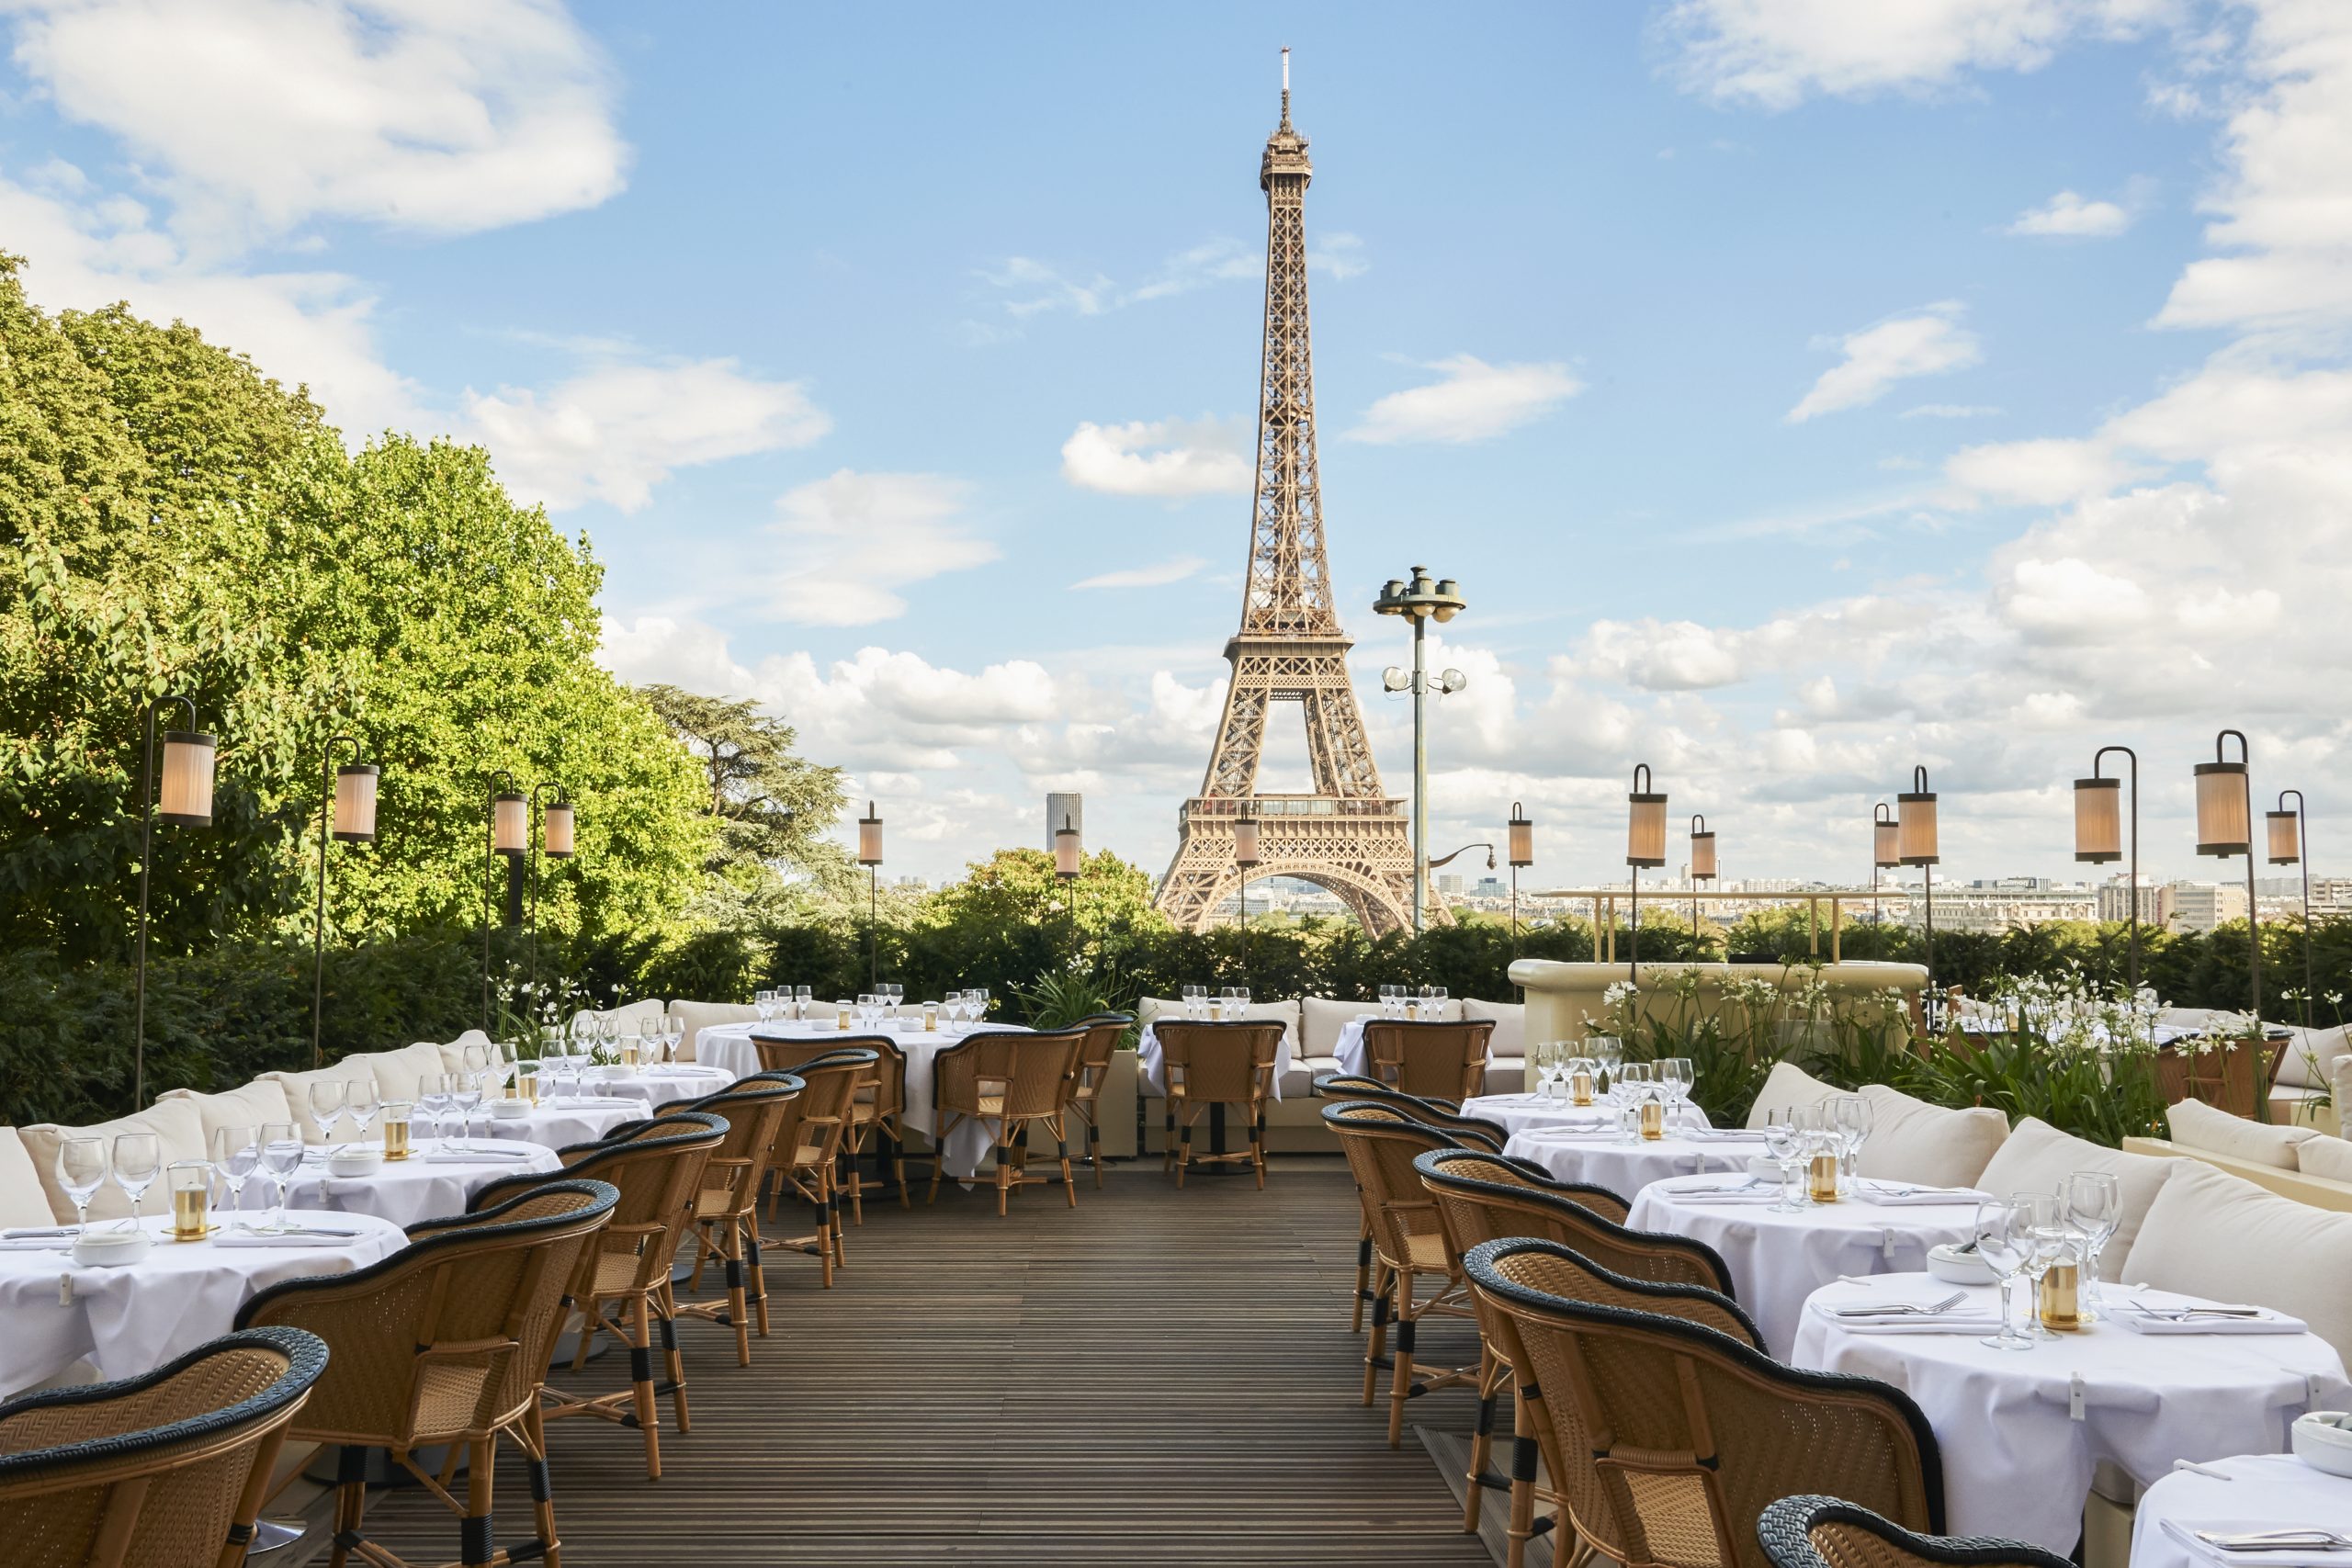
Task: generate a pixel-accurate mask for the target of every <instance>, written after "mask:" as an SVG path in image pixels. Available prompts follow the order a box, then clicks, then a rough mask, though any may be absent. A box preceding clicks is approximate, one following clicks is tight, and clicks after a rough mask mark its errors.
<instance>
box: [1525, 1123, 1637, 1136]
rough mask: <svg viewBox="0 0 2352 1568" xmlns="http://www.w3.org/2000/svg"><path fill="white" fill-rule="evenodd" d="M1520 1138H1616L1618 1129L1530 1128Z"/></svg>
mask: <svg viewBox="0 0 2352 1568" xmlns="http://www.w3.org/2000/svg"><path fill="white" fill-rule="evenodd" d="M1520 1136H1521V1137H1522V1138H1589V1139H1600V1138H1614V1137H1616V1136H1617V1129H1616V1128H1614V1127H1578V1126H1566V1127H1530V1128H1529V1129H1527V1131H1525V1132H1524V1133H1521V1134H1520Z"/></svg>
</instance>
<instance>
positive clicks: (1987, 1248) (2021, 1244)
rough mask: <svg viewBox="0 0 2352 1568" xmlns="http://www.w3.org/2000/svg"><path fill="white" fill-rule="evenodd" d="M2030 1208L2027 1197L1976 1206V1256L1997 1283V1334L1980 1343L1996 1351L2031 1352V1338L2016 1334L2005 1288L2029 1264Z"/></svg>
mask: <svg viewBox="0 0 2352 1568" xmlns="http://www.w3.org/2000/svg"><path fill="white" fill-rule="evenodd" d="M2033 1206H2034V1200H2033V1197H2032V1195H2031V1194H2030V1193H2016V1194H2013V1195H2011V1196H2009V1197H2007V1198H1988V1199H1986V1200H1985V1201H1983V1202H1981V1203H1979V1204H1977V1205H1976V1226H1975V1241H1976V1256H1977V1257H1979V1258H1983V1259H1984V1260H1985V1267H1986V1268H1987V1269H1991V1270H1993V1275H1994V1278H1996V1279H1997V1280H2000V1282H2001V1331H2000V1332H1999V1333H1998V1334H1996V1335H1994V1336H1993V1337H1991V1338H1989V1339H1985V1340H1983V1341H1981V1343H1983V1344H1985V1345H1989V1346H1991V1347H1992V1348H1994V1349H1996V1350H2030V1349H2032V1348H2033V1337H2032V1336H2030V1335H2027V1334H2021V1333H2019V1332H2018V1326H2017V1306H2016V1303H2015V1302H2014V1301H2012V1299H2011V1297H2012V1295H2013V1293H2014V1292H2011V1290H2010V1288H2009V1287H2010V1286H2011V1285H2013V1284H2015V1283H2016V1282H2017V1281H2018V1279H2020V1278H2021V1277H2023V1275H2024V1274H2025V1271H2026V1269H2027V1267H2028V1265H2030V1263H2031V1262H2032V1260H2033V1253H2034V1246H2035V1243H2034V1239H2033ZM2030 1304H2031V1303H2030V1302H2029V1303H2028V1305H2029V1306H2030Z"/></svg>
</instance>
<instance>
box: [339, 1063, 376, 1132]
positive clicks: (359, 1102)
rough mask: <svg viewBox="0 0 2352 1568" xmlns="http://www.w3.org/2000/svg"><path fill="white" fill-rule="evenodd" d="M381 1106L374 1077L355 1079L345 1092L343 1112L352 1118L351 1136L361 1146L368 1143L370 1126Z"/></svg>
mask: <svg viewBox="0 0 2352 1568" xmlns="http://www.w3.org/2000/svg"><path fill="white" fill-rule="evenodd" d="M381 1104H382V1101H381V1100H379V1099H378V1097H377V1094H376V1080H375V1079H374V1078H372V1077H368V1078H353V1079H352V1080H351V1083H350V1087H349V1088H347V1089H345V1091H344V1096H343V1111H344V1114H345V1115H346V1116H348V1117H350V1118H351V1126H352V1134H351V1135H352V1136H353V1137H354V1138H356V1139H357V1140H358V1141H359V1142H360V1143H361V1144H365V1143H367V1141H368V1124H369V1123H371V1122H374V1121H375V1120H376V1112H377V1111H378V1110H379V1107H380V1106H381Z"/></svg>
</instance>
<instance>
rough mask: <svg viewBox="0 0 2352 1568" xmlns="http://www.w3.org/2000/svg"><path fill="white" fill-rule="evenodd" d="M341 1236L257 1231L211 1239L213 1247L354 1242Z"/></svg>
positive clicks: (328, 1244)
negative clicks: (271, 1233)
mask: <svg viewBox="0 0 2352 1568" xmlns="http://www.w3.org/2000/svg"><path fill="white" fill-rule="evenodd" d="M357 1239H359V1238H358V1237H356V1236H342V1235H264V1234H262V1233H261V1232H258V1231H223V1232H221V1233H220V1235H216V1236H214V1237H213V1238H212V1245H213V1246H215V1247H341V1246H343V1245H344V1244H345V1242H350V1241H356V1240H357Z"/></svg>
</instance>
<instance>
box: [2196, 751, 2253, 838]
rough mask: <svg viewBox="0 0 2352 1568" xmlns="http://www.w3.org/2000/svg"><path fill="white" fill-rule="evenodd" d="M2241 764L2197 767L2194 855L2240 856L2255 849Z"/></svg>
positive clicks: (2242, 765)
mask: <svg viewBox="0 0 2352 1568" xmlns="http://www.w3.org/2000/svg"><path fill="white" fill-rule="evenodd" d="M2251 809H2252V807H2250V806H2249V805H2248V803H2247V800H2246V776H2245V763H2244V762H2199V763H2198V764H2197V852H2198V853H2199V854H2200V855H2242V854H2245V852H2247V851H2249V850H2251V849H2252V848H2253V847H2254V824H2253V823H2252V822H2251V821H2249V820H2248V819H2247V814H2248V812H2249V811H2251Z"/></svg>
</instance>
